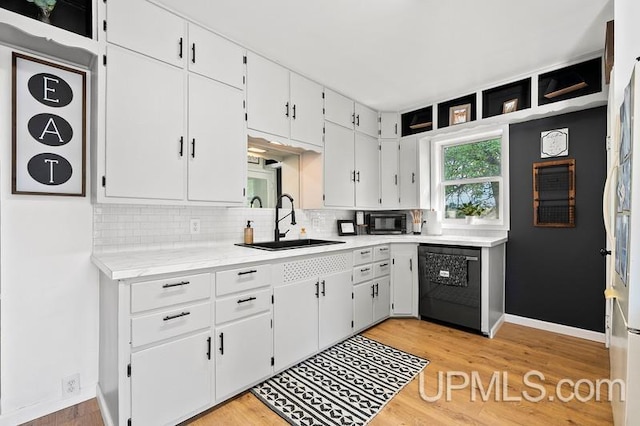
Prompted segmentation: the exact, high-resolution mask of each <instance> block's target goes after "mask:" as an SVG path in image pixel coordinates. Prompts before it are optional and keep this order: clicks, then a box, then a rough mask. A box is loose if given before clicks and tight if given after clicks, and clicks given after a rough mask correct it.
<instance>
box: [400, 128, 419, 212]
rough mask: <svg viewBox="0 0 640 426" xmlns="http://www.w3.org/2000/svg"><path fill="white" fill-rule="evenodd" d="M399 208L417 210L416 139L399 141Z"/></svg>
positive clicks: (410, 138)
mask: <svg viewBox="0 0 640 426" xmlns="http://www.w3.org/2000/svg"><path fill="white" fill-rule="evenodd" d="M399 164H400V165H399V167H398V170H399V171H400V173H399V175H400V176H399V180H400V207H401V208H405V209H415V208H419V207H420V206H419V205H418V204H419V203H418V141H417V139H416V137H409V138H404V139H402V140H400V159H399Z"/></svg>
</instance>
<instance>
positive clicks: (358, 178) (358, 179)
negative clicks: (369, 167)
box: [356, 171, 360, 182]
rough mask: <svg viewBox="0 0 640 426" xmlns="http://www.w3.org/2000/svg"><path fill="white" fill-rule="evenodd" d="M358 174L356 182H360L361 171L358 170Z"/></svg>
mask: <svg viewBox="0 0 640 426" xmlns="http://www.w3.org/2000/svg"><path fill="white" fill-rule="evenodd" d="M356 176H358V177H357V179H356V182H360V171H358V172H357V173H356Z"/></svg>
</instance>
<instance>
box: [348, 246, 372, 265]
mask: <svg viewBox="0 0 640 426" xmlns="http://www.w3.org/2000/svg"><path fill="white" fill-rule="evenodd" d="M372 260H373V247H367V248H362V249H358V250H354V251H353V264H354V265H360V264H361V263H369V262H371V261H372Z"/></svg>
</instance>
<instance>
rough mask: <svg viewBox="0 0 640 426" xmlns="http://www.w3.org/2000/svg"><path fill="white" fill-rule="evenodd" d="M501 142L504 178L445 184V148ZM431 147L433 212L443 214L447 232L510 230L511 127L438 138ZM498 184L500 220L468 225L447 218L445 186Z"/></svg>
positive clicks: (466, 180)
mask: <svg viewBox="0 0 640 426" xmlns="http://www.w3.org/2000/svg"><path fill="white" fill-rule="evenodd" d="M498 138H500V171H501V173H500V176H491V177H479V178H469V179H456V180H448V181H445V180H444V163H443V162H444V148H446V147H450V146H455V145H464V144H469V143H474V142H482V141H486V140H490V139H498ZM430 145H431V185H430V189H431V208H433V209H435V210H437V211H439V212H441V217H442V226H443V227H444V228H461V229H487V230H507V231H508V230H509V223H510V220H509V213H510V206H509V126H508V125H503V126H491V127H489V128H484V129H472V130H465V131H461V132H456V133H455V134H445V135H439V136H434V137H433V138H431V140H430ZM495 181H497V182H498V185H499V187H500V194H499V196H498V200H497V201H498V203H499V209H498V219H481V218H479V219H477V220H475V221H474V222H473V223H467V221H466V220H465V219H462V218H456V219H454V218H446V217H444V216H445V211H446V209H445V205H444V203H445V194H444V191H445V183H446V185H459V184H467V183H469V184H471V183H485V182H495Z"/></svg>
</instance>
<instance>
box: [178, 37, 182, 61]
mask: <svg viewBox="0 0 640 426" xmlns="http://www.w3.org/2000/svg"><path fill="white" fill-rule="evenodd" d="M178 46H180V50H179V51H178V57H180V58H182V37H180V40H179V41H178Z"/></svg>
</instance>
